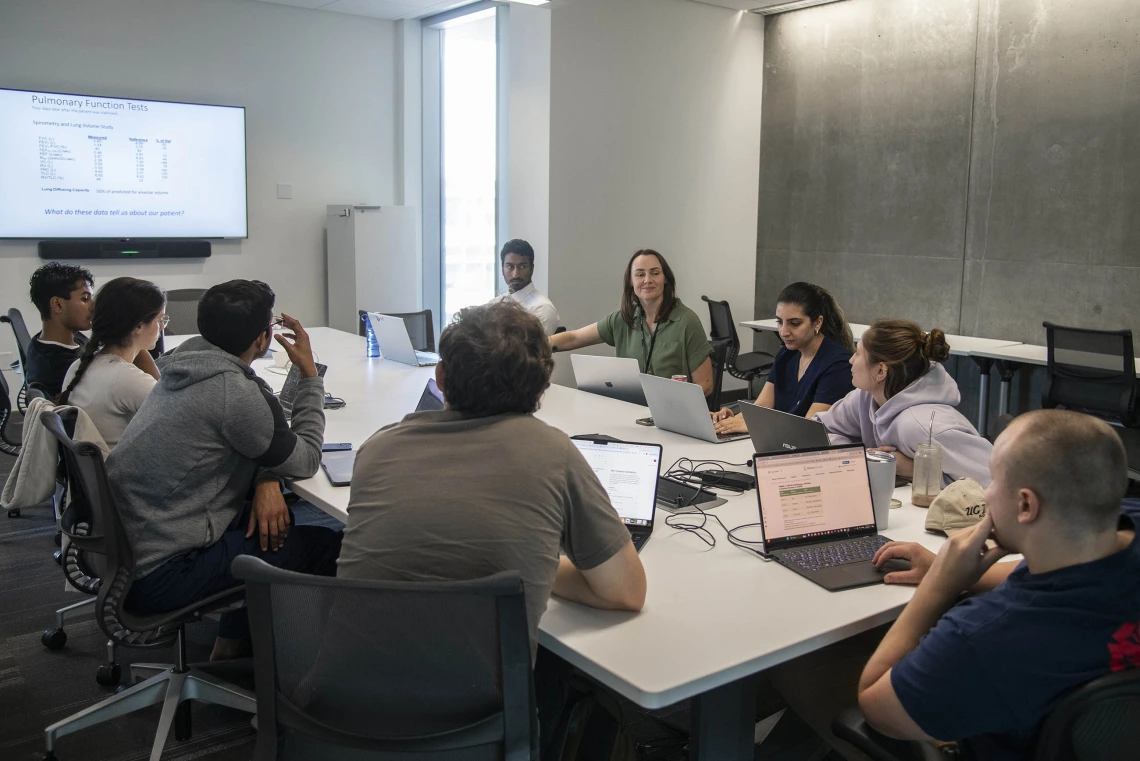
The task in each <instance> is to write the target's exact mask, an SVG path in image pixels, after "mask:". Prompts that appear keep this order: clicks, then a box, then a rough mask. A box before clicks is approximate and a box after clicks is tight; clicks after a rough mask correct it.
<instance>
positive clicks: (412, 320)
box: [356, 309, 435, 353]
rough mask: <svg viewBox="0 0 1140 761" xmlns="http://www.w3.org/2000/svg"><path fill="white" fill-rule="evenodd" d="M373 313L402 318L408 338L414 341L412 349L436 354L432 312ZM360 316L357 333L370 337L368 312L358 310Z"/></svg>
mask: <svg viewBox="0 0 1140 761" xmlns="http://www.w3.org/2000/svg"><path fill="white" fill-rule="evenodd" d="M371 311H373V312H380V313H381V314H386V315H389V316H391V317H402V318H403V319H404V325H406V326H407V328H408V337H409V338H411V339H412V348H413V349H415V350H416V351H430V352H432V353H435V323H434V322H432V318H431V310H430V309H425V310H423V311H422V312H384V311H381V310H379V309H373V310H371ZM357 314H358V315H359V316H360V323H359V324H358V325H357V326H356V329H357V331H358V332H359V334H360V335H362V336H367V335H368V320H367V318H366V317H365V315H366V314H368V312H367V311H366V310H364V309H360V310H357Z"/></svg>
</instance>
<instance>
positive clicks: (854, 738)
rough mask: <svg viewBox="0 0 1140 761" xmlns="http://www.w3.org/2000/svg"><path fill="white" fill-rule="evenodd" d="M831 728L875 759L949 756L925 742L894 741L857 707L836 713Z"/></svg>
mask: <svg viewBox="0 0 1140 761" xmlns="http://www.w3.org/2000/svg"><path fill="white" fill-rule="evenodd" d="M831 731H832V732H833V733H834V734H835V736H836V737H838V738H839V739H840V740H843V741H845V742H848V743H851V744H852V745H854V746H855V747H856V748H858V749H859V750H860V751H862V752H863V753H865V754H867V755H868V756H870V757H871V758H872V759H874V761H927V759H937V758H946V756H944V755H943V754H941V753H940V752H939V751H938V750H936V749H935V748H933V747H932V746H929V745H927V744H926V743H919V742H911V741H908V740H895V739H893V738H890V737H887V736H886V735H884V734H882V733H880V732H876V731H875V730H874V729H872V728H871V726H870V725H869V724H868V723H867V719H866V718H864V716H863V712H862V711H860V710H859V707H858V706H852V707H851V708H845V709H843V710H842V711H840V712H839V713H837V714H836V715H835V718H834V719H832V720H831ZM928 750H929V753H928V752H927V751H928Z"/></svg>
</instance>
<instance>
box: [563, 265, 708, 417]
mask: <svg viewBox="0 0 1140 761" xmlns="http://www.w3.org/2000/svg"><path fill="white" fill-rule="evenodd" d="M622 280H623V288H622V295H621V308H620V309H619V310H618V311H616V312H614V313H613V314H609V315H606V316H605V317H603V318H602V319H601V320H599V321H598V322H595V323H594V324H593V325H587V326H586V327H584V328H578V329H577V330H569V331H567V332H565V333H559V334H557V335H553V336H551V337H550V346H551V348H552V349H554V351H572V350H573V349H581V348H582V347H585V346H594V345H596V344H600V343H606V344H609V345H610V346H613V347H614V348H615V349H616V350H617V355H618V356H619V357H629V358H632V359H636V360H637V364H638V366H639V367H640V368H641V372H643V373H646V374H648V375H657V376H660V377H662V378H669V377H672V376H674V375H684V376H685V377H687V378H688V379H689V381H691V382H692V383H696V384H697V385H699V386H700V387H701V390H702V391H704V392H705V396H708V395H709V394H710V393H712V390H713V366H712V358H711V355H712V346H710V345H709V339H708V337H707V335H706V334H705V328H704V326H703V325H702V324H701V319H700V318H699V317H697V314H696V312H694V311H693V310H692V309H689V308H688V307H687V306H685V305H684V304H682V303H681V300H680V299H679V298H677V280H676V278H674V277H673V270H671V269H669V264H668V263H667V262H666V261H665V257H663V256H661V254H659V253H657V252H656V251H654V250H652V249H649V248H644V249H642V250H640V251H638V252H637V253H636V254H634V255H633V258H631V259H630V260H629V264H628V265H627V266H626V268H625V274H624V275H623V276H622Z"/></svg>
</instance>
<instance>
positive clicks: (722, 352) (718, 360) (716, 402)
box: [707, 339, 729, 412]
mask: <svg viewBox="0 0 1140 761" xmlns="http://www.w3.org/2000/svg"><path fill="white" fill-rule="evenodd" d="M728 349H729V342H728V341H724V340H717V339H714V340H713V341H712V366H713V390H712V393H711V394H709V395H708V400H707V401H708V403H709V412H716V411H717V410H719V409H720V392H721V389H722V388H723V387H724V358H725V356H726V355H727V354H728Z"/></svg>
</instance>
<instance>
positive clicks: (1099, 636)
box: [891, 500, 1140, 761]
mask: <svg viewBox="0 0 1140 761" xmlns="http://www.w3.org/2000/svg"><path fill="white" fill-rule="evenodd" d="M1123 510H1124V518H1123V519H1122V524H1123V525H1125V526H1126V527H1128V526H1127V524H1128V522H1129V521H1130V522H1131V524H1132V526H1140V504H1138V503H1137V502H1136V501H1135V500H1126V501H1125V503H1124V505H1123ZM1137 666H1140V535H1138V536H1137V538H1136V539H1134V540H1133V542H1132V544H1131V545H1129V546H1128V547H1127V548H1126V549H1124V550H1122V551H1120V552H1117V553H1116V554H1114V555H1110V556H1109V557H1107V558H1103V559H1101V560H1098V561H1096V562H1093V563H1084V564H1081V565H1077V566H1071V567H1069V568H1061V569H1059V570H1056V571H1051V572H1049V573H1040V574H1031V573H1029V569H1028V568H1027V567H1026V565H1025V563H1024V562H1023V563H1021V564H1019V565H1018V567H1017V569H1016V570H1014V572H1013V573H1012V574H1010V576H1009V578H1008V579H1007V580H1006V581H1005V582H1003V583H1002V584H1001V585H1000V586H998V587H997V588H996V589H994V590H993V591H992V592H987V593H985V594H981V595H978V596H976V597H971V598H968V599H966V600H964V601H962V602H960V603H959V604H958V605H956V606H954V607H953V608H952V609H951V610H950V611H949V612H947V613H946V615H944V616H943V617H942V618H941V620H939V622H938V623H937V624H936V625H935V627H934V628H933V629H931V631H930V633H929V634H927V635H926V636H925V637H923V638H922V640H921V641H920V642H919V645H918V647H917V648H915V650H913V651H912V652H911V653H909V654H907V655H906V656H905V657H904V658H903V659H902V660H901V661H899V662H898V664H897V665H896V666H895V667H894V669H892V671H891V686H892V687H894V690H895V694H896V695H898V697H899V700H900V701H901V702H902V705H903V708H905V709H906V712H907V714H909V715H910V717H911V718H912V719H914V721H915V723H916V724H918V726H919V727H921V728H922V731H924V732H926V733H927V734H928V735H930V736H931V737H935V738H938V739H939V740H947V741H949V740H958V741H959V744H960V745H961V748H962V751H963V754H964V755H965V757H966V758H969V759H984V760H985V761H1006V760H1008V761H1013V760H1014V759H1016V760H1017V761H1023V760H1027V759H1030V758H1031V757H1032V752H1033V741H1034V738H1035V737H1036V735H1037V730H1038V728H1039V727H1040V724H1041V721H1042V720H1043V719H1044V718H1045V716H1046V715H1047V714H1048V713H1049V711H1050V710H1051V709H1052V707H1053V705H1054V704H1055V703H1056V702H1057V700H1058V699H1059V698H1061V697H1063V696H1064V695H1065V694H1066V693H1068V692H1070V691H1071V690H1073V689H1075V688H1077V687H1079V686H1081V685H1083V684H1085V683H1086V682H1089V681H1091V680H1093V679H1095V678H1097V677H1100V676H1104V675H1105V674H1108V673H1109V672H1112V671H1121V670H1123V669H1126V668H1136V667H1137Z"/></svg>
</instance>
